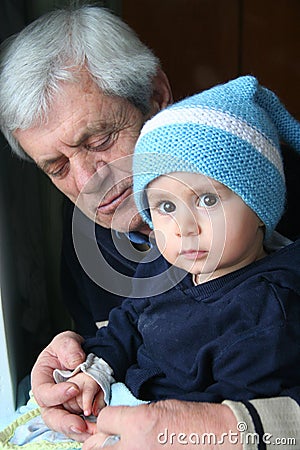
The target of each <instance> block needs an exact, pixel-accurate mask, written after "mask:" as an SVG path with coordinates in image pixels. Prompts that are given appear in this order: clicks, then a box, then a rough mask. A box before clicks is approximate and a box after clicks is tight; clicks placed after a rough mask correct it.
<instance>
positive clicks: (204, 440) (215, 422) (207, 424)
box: [82, 397, 300, 450]
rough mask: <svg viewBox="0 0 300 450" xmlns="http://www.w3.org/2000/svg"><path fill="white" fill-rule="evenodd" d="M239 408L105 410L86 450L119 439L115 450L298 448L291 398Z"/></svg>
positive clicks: (169, 404)
mask: <svg viewBox="0 0 300 450" xmlns="http://www.w3.org/2000/svg"><path fill="white" fill-rule="evenodd" d="M249 403H250V404H251V406H252V407H253V408H251V406H249V404H248V405H247V406H246V405H245V404H243V403H240V402H232V401H230V402H227V401H225V402H223V404H215V403H194V402H185V401H178V400H166V401H160V402H157V403H152V404H148V405H141V406H136V407H124V406H122V407H106V408H105V409H103V410H102V411H101V412H100V414H99V417H98V421H97V433H96V434H95V435H94V436H92V437H90V438H89V439H87V441H86V442H85V443H84V445H83V447H82V450H92V449H93V450H98V449H100V448H102V447H101V445H102V444H103V442H104V441H105V439H106V438H107V437H108V436H109V435H119V436H120V437H121V439H120V441H119V442H118V443H117V444H116V446H115V448H116V450H117V449H118V450H125V449H128V448H130V449H131V450H138V449H141V448H143V449H144V450H159V449H161V448H164V449H166V450H168V449H169V450H181V449H182V448H183V446H184V448H186V449H194V448H195V447H197V448H199V449H203V450H204V449H205V450H242V449H243V450H258V449H260V450H268V449H270V450H271V449H274V445H275V446H276V448H277V447H278V448H281V446H283V445H286V443H287V442H289V446H288V447H284V448H298V445H299V442H300V427H299V424H300V408H299V406H298V404H297V402H296V401H294V400H293V399H292V398H289V397H278V398H270V399H260V400H251V402H249Z"/></svg>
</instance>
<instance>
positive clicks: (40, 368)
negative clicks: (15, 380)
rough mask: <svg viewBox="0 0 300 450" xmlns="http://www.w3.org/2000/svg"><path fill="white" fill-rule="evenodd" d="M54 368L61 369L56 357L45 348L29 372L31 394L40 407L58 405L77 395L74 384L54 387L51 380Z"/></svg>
mask: <svg viewBox="0 0 300 450" xmlns="http://www.w3.org/2000/svg"><path fill="white" fill-rule="evenodd" d="M56 368H59V369H61V368H63V367H62V365H61V363H60V361H59V360H58V359H57V357H56V356H54V355H53V354H52V353H51V352H50V351H49V349H48V348H46V349H45V350H43V352H42V353H41V354H40V355H39V357H38V359H37V361H36V363H35V364H34V366H33V369H32V371H31V385H32V392H33V395H34V397H35V399H36V401H37V402H38V404H39V405H40V406H52V405H58V404H60V403H63V402H65V401H67V400H68V399H70V398H72V397H74V396H75V395H78V388H77V386H75V385H74V384H71V385H70V384H68V385H67V384H66V383H60V384H58V385H56V383H55V382H54V379H53V370H54V369H56ZM74 388H75V390H74Z"/></svg>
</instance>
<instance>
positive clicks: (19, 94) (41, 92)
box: [0, 6, 159, 158]
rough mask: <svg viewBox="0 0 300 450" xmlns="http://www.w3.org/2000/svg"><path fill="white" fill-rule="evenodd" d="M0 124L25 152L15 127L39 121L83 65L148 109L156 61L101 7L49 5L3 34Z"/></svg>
mask: <svg viewBox="0 0 300 450" xmlns="http://www.w3.org/2000/svg"><path fill="white" fill-rule="evenodd" d="M1 50H2V51H1V62H0V127H1V130H2V132H3V134H4V135H5V137H6V139H7V140H8V142H9V144H10V146H11V148H12V150H13V151H14V152H15V153H17V154H18V155H19V156H20V157H22V158H26V154H25V152H24V151H23V150H22V148H21V147H20V145H19V144H18V142H17V140H16V139H15V138H14V136H13V134H12V133H13V131H15V130H16V129H28V128H31V127H32V126H35V125H37V124H42V123H45V122H46V120H47V112H48V111H49V109H50V107H51V101H52V100H53V97H54V95H55V94H56V93H57V92H59V90H60V89H62V88H61V82H62V81H69V82H76V81H78V75H79V71H80V69H82V68H83V67H84V68H86V69H87V70H88V72H89V73H90V76H91V77H92V78H93V80H94V81H95V82H96V84H97V85H98V86H99V88H100V89H101V90H103V92H104V93H105V94H108V95H117V96H120V97H123V98H126V99H128V100H129V101H131V102H132V103H133V104H134V105H135V106H136V107H138V108H139V109H140V110H141V111H142V112H143V114H146V113H147V112H148V110H149V105H150V98H151V95H152V80H153V77H154V76H155V74H156V73H157V70H158V67H159V61H158V59H157V58H156V57H155V56H154V54H153V53H152V51H151V50H150V49H149V48H147V47H146V46H145V45H144V44H143V43H142V42H141V41H140V40H139V38H138V37H137V35H136V34H135V33H134V31H133V30H132V29H131V28H130V27H129V26H128V25H127V24H125V23H124V22H123V21H122V20H121V19H119V18H118V17H117V16H115V15H114V14H112V13H111V12H109V11H108V10H106V9H104V8H99V7H95V6H82V7H79V8H75V9H59V10H56V11H52V12H50V13H48V14H45V15H44V16H41V17H39V18H38V19H37V20H35V21H34V22H32V23H31V24H29V25H28V26H27V27H26V28H24V29H23V30H22V31H21V32H20V33H19V34H17V35H15V36H12V37H11V38H9V39H7V40H6V41H5V42H4V44H3V46H2V49H1Z"/></svg>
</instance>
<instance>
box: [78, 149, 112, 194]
mask: <svg viewBox="0 0 300 450" xmlns="http://www.w3.org/2000/svg"><path fill="white" fill-rule="evenodd" d="M70 164H71V170H72V174H73V178H74V181H75V184H76V187H77V189H78V192H80V193H82V194H91V193H94V192H97V191H99V186H100V184H101V179H103V178H104V177H105V174H104V171H105V169H104V166H105V164H104V163H103V162H102V161H97V160H95V158H94V157H93V155H87V154H84V153H81V154H77V155H76V156H75V157H74V158H72V160H71V163H70Z"/></svg>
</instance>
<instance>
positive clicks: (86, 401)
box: [82, 385, 98, 416]
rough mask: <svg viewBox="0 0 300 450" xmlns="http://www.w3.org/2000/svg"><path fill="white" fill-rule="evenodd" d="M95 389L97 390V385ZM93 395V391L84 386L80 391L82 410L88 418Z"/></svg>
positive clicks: (90, 412)
mask: <svg viewBox="0 0 300 450" xmlns="http://www.w3.org/2000/svg"><path fill="white" fill-rule="evenodd" d="M96 389H98V385H97V386H96ZM95 394H96V392H95V389H94V388H92V387H91V386H88V385H86V386H85V387H84V389H83V391H82V409H83V414H84V415H85V416H90V415H91V414H92V405H93V400H94V397H95Z"/></svg>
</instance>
